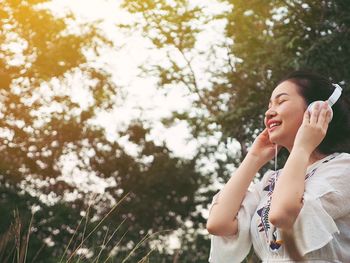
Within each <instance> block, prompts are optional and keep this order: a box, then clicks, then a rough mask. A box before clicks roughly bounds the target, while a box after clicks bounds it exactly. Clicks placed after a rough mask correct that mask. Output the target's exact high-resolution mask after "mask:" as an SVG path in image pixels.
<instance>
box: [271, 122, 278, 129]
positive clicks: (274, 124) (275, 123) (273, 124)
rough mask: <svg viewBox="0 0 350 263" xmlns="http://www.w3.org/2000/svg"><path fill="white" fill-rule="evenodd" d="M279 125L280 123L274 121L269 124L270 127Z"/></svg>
mask: <svg viewBox="0 0 350 263" xmlns="http://www.w3.org/2000/svg"><path fill="white" fill-rule="evenodd" d="M278 125H280V123H277V122H274V123H272V124H271V125H270V128H272V127H275V126H278Z"/></svg>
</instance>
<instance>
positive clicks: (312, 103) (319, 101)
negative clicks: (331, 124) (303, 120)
mask: <svg viewBox="0 0 350 263" xmlns="http://www.w3.org/2000/svg"><path fill="white" fill-rule="evenodd" d="M317 103H323V101H321V100H317V101H314V102H311V103H310V104H309V106H308V107H307V110H308V111H309V113H310V114H311V112H312V111H313V109H314V107H315V105H316V104H317ZM328 108H329V109H330V110H331V118H330V119H329V121H331V120H332V119H333V110H332V108H331V106H328Z"/></svg>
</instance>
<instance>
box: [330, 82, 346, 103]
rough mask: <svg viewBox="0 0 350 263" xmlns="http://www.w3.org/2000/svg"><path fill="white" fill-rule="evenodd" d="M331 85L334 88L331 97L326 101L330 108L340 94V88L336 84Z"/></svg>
mask: <svg viewBox="0 0 350 263" xmlns="http://www.w3.org/2000/svg"><path fill="white" fill-rule="evenodd" d="M332 85H333V86H334V87H335V89H334V91H333V93H332V95H331V96H330V97H329V99H328V100H327V102H328V104H329V106H330V107H332V106H333V105H334V103H336V102H337V100H338V99H339V97H340V95H341V92H342V88H341V87H340V86H339V85H338V84H332Z"/></svg>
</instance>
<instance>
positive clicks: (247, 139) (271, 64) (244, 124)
mask: <svg viewBox="0 0 350 263" xmlns="http://www.w3.org/2000/svg"><path fill="white" fill-rule="evenodd" d="M123 4H124V8H126V9H127V10H128V11H129V12H131V13H135V14H138V17H139V18H140V19H139V20H137V21H136V22H135V23H134V24H132V25H129V29H130V30H131V31H133V30H140V31H141V32H142V33H143V35H144V37H145V38H146V39H148V40H149V42H150V43H151V44H152V45H153V48H154V49H156V50H158V52H159V53H162V54H163V55H164V56H163V57H164V60H163V61H162V62H161V63H160V62H159V61H154V62H152V61H148V63H147V64H146V65H142V67H141V69H142V70H143V72H145V75H146V74H147V75H148V74H153V76H156V77H158V79H159V83H158V86H159V88H160V89H163V90H164V91H165V92H166V91H168V90H170V89H179V88H183V89H185V90H186V91H187V94H188V98H189V100H191V102H192V107H191V108H190V109H189V110H188V111H187V112H174V114H173V116H172V117H171V118H169V119H167V120H164V124H165V125H172V124H174V123H176V122H178V121H179V120H181V121H186V122H187V123H188V124H189V126H190V129H191V132H192V135H193V139H198V140H199V139H202V138H209V137H213V135H214V134H221V135H219V136H217V137H216V138H219V141H218V143H217V144H216V145H214V146H213V145H205V144H203V145H201V147H200V149H199V151H198V155H199V158H198V160H199V161H200V160H201V158H208V156H214V160H213V159H211V161H216V164H217V166H216V167H217V168H216V170H215V172H214V173H213V174H216V175H217V177H216V178H215V177H214V180H219V181H221V182H222V181H225V180H226V179H227V178H228V177H229V176H230V169H228V167H229V164H231V163H232V164H234V165H235V166H237V165H238V164H239V163H240V161H241V160H242V158H244V156H245V155H246V153H247V151H248V148H249V146H250V145H251V144H252V142H253V140H254V138H255V137H256V136H257V134H258V133H259V132H260V131H261V130H262V129H263V119H264V113H265V109H266V108H267V102H268V100H269V96H270V94H271V91H272V90H273V88H274V87H275V85H276V83H277V81H278V80H279V79H280V78H282V77H283V76H284V75H285V74H286V73H287V72H288V71H290V70H293V69H300V68H308V69H312V70H315V71H318V72H319V73H321V74H325V75H326V76H329V77H330V78H332V80H333V81H334V82H339V83H344V84H345V94H348V92H349V88H348V87H347V85H346V84H348V83H349V76H350V74H349V65H348V63H349V62H348V61H347V60H346V58H347V57H349V42H348V41H347V39H348V38H349V30H348V28H349V21H350V20H349V15H350V10H349V7H348V6H347V5H346V1H341V0H340V1H338V0H330V1H321V2H320V1H313V0H305V1H289V0H283V1H282V0H281V1H255V0H253V1H243V0H242V1H241V0H238V1H237V0H234V1H233V0H232V1H231V0H221V1H217V2H216V5H217V6H219V5H223V8H222V10H224V11H221V12H220V13H217V14H213V13H210V12H209V11H210V10H208V8H205V6H204V4H202V3H200V4H197V5H196V4H194V3H193V2H192V1H186V0H178V1H167V0H156V1H129V0H124V1H123ZM215 22H218V23H223V24H225V28H224V30H223V34H222V35H220V34H218V35H216V37H217V38H218V39H215V41H213V42H211V45H210V46H209V47H207V50H205V51H203V50H202V49H201V48H200V47H199V43H198V41H199V40H198V39H200V37H199V36H200V34H202V33H205V30H206V27H207V26H208V25H209V24H210V23H215ZM208 37H209V36H208ZM210 37H212V35H210ZM220 54H225V55H224V56H223V55H221V56H220ZM200 58H201V59H200ZM198 61H201V62H202V63H198ZM203 68H204V69H203ZM201 73H203V74H206V75H208V77H207V78H206V79H205V80H206V81H204V82H201V81H199V79H200V77H201V76H202V75H201ZM345 96H346V95H345ZM345 96H344V97H345ZM232 142H236V143H238V145H239V147H238V148H239V149H238V150H237V151H236V152H234V153H232V151H227V149H226V150H223V149H225V147H223V146H222V145H223V144H224V145H225V146H226V147H227V146H228V145H229V144H232ZM219 152H221V153H222V154H223V155H226V156H225V157H224V158H222V157H218V155H216V154H217V153H219ZM284 155H287V153H284ZM215 158H216V160H215ZM281 165H283V162H280V163H279V166H281ZM270 167H271V166H270ZM268 168H269V166H267V167H264V169H263V170H266V169H268ZM211 175H212V174H211ZM206 176H210V175H208V174H207V175H206ZM217 178H218V179H217ZM207 194H208V195H207V196H208V199H207V202H208V203H209V200H210V199H209V196H210V194H209V192H208V193H207ZM202 196H205V194H202ZM193 228H195V229H197V230H201V227H200V226H196V225H194V226H193ZM207 245H208V243H207ZM200 249H201V248H199V247H196V248H191V249H190V250H189V251H191V252H189V251H186V252H187V253H188V254H186V255H187V258H191V255H192V254H193V251H198V250H200ZM205 249H206V248H203V250H205ZM186 252H184V253H186ZM200 260H202V261H203V262H204V261H205V257H203V258H201V259H200ZM196 262H199V260H198V259H196Z"/></svg>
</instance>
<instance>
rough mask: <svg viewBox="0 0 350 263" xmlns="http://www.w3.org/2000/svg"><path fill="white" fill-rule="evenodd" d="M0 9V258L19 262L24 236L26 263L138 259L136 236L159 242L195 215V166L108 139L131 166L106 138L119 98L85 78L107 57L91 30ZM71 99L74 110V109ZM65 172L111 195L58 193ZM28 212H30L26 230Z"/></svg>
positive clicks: (18, 4)
mask: <svg viewBox="0 0 350 263" xmlns="http://www.w3.org/2000/svg"><path fill="white" fill-rule="evenodd" d="M0 3H1V11H0V21H1V22H0V30H1V34H0V35H1V37H0V48H1V56H0V68H1V77H0V82H1V83H0V85H1V103H2V107H1V116H2V117H1V120H0V124H1V126H0V127H1V131H2V132H1V135H0V145H1V146H0V147H1V150H2V151H1V153H2V158H1V163H0V174H1V177H0V179H1V181H0V189H1V195H2V197H3V198H4V199H3V202H2V203H0V209H1V211H3V212H2V214H3V213H5V211H6V213H8V216H6V217H3V218H2V220H3V221H2V226H3V228H2V229H1V233H0V234H2V235H4V236H9V233H10V234H13V231H15V230H16V229H18V226H20V225H21V226H23V228H22V230H23V231H21V232H18V231H17V232H16V235H12V236H11V238H8V239H6V242H5V243H3V246H2V248H3V249H4V250H2V252H1V253H2V254H1V255H0V256H1V258H2V259H3V260H6V259H11V260H12V259H13V260H15V259H17V261H18V262H20V261H21V260H22V259H23V253H24V252H23V251H25V248H26V246H24V247H23V246H20V243H18V242H17V241H18V240H21V239H23V240H24V241H25V240H27V233H29V234H31V235H33V237H32V238H30V239H29V245H28V246H27V248H28V254H27V258H28V260H33V259H35V262H48V260H52V261H53V262H57V260H59V259H60V258H61V257H63V259H64V260H67V261H70V260H71V259H72V258H73V256H74V255H76V256H77V257H88V256H89V253H90V256H91V253H92V256H91V257H93V258H94V259H96V258H97V257H101V258H105V259H107V258H108V257H109V256H110V257H111V260H112V259H113V258H114V259H115V258H121V259H125V258H126V257H128V256H130V258H132V259H135V258H138V259H140V258H141V257H143V256H144V255H145V254H147V253H148V251H149V249H151V244H150V243H149V242H143V243H142V246H140V249H141V248H142V250H141V252H138V251H140V249H139V250H138V251H136V252H135V253H134V250H133V248H135V249H136V247H138V244H137V243H138V241H139V240H141V239H142V237H143V236H144V235H146V234H153V235H154V234H155V233H158V234H157V235H156V236H155V237H157V238H158V237H163V238H165V237H166V236H167V235H168V234H169V232H172V231H174V230H175V229H177V228H178V227H179V225H181V224H182V223H183V222H184V221H186V220H188V219H189V218H190V217H191V212H192V211H194V210H195V205H196V204H197V203H198V202H197V200H195V199H194V192H196V191H197V190H198V188H199V186H201V185H203V184H205V179H204V178H201V177H200V176H199V173H198V172H197V171H196V169H195V164H196V162H195V159H194V160H185V159H181V158H178V157H175V156H173V155H172V153H171V151H170V150H169V149H168V148H167V147H166V146H165V145H157V144H155V143H154V142H152V141H150V140H148V139H147V135H148V133H149V131H148V130H147V129H145V128H144V127H143V126H144V125H143V124H142V123H140V122H137V121H135V123H132V124H131V125H130V127H128V128H127V129H126V130H124V131H118V134H116V138H118V137H124V138H126V140H127V141H128V143H129V145H131V144H132V145H134V146H136V147H137V148H138V152H139V153H138V154H137V156H133V155H131V154H129V153H128V151H127V149H125V146H123V145H121V144H120V143H118V142H117V141H113V140H112V141H111V140H108V139H107V138H106V136H105V132H104V129H103V128H102V127H101V126H99V125H98V124H96V118H97V117H98V114H99V113H101V112H108V111H110V110H111V109H112V107H113V106H114V103H115V97H116V96H117V95H118V90H119V89H120V87H117V86H116V84H115V83H114V82H113V81H112V78H111V77H112V76H111V73H110V72H108V71H106V70H105V69H103V68H100V67H98V66H95V65H96V63H94V62H95V61H96V59H97V58H98V56H99V54H100V52H102V51H105V50H108V49H109V48H113V47H114V46H113V43H112V42H111V41H110V40H109V39H108V38H107V37H106V36H105V35H104V34H103V32H102V31H101V30H100V29H99V27H98V24H94V23H85V24H78V23H77V22H76V20H75V18H74V16H73V15H72V14H68V15H66V16H64V17H61V18H59V17H57V16H54V15H53V14H52V13H51V12H50V11H49V10H48V9H47V8H46V7H45V4H47V1H46V0H39V1H38V0H23V1H12V0H4V1H1V2H0ZM77 32H78V33H77ZM74 88H77V89H81V90H82V92H83V93H82V94H83V96H85V97H86V99H85V100H84V101H82V100H81V99H80V100H79V99H77V98H74V96H73V97H72V95H71V93H72V89H74ZM67 160H73V162H74V167H73V169H72V170H71V171H72V173H73V172H74V176H79V175H80V176H81V175H85V176H87V177H88V176H94V178H99V179H101V180H106V181H105V182H106V183H109V184H110V185H108V187H106V189H105V191H101V193H94V192H93V191H92V190H89V189H84V188H82V187H79V186H78V185H76V184H74V182H73V183H72V182H69V181H67V180H66V179H64V176H65V172H64V171H65V169H71V168H69V165H68V164H67ZM67 167H68V168H67ZM123 198H124V199H123ZM51 199H53V200H54V201H53V202H51V203H50V202H49V201H50V200H51ZM121 200H123V202H121V203H118V206H117V207H114V204H115V203H116V202H118V201H121ZM33 209H35V210H38V211H37V212H36V213H34V215H33V220H32V224H33V225H32V228H30V227H29V226H30V224H29V222H28V220H29V219H30V217H31V215H32V210H33ZM16 210H18V211H19V212H18V213H16V217H15V219H13V217H12V216H11V211H16ZM14 220H15V221H14ZM124 221H125V222H124ZM16 222H17V223H16ZM123 222H124V223H123ZM27 227H28V228H29V230H28V231H29V232H28V231H25V229H26V228H27ZM96 227H98V228H96ZM118 227H119V228H118ZM111 229H113V231H114V230H118V231H119V232H116V233H115V235H114V234H112V232H113V231H111ZM91 231H94V235H93V236H90V237H89V238H87V236H88V234H87V233H91ZM124 234H125V236H124V237H123V238H122V236H123V235H124ZM34 235H35V236H34ZM105 236H108V238H109V237H110V238H111V240H110V242H109V243H108V244H106V243H104V242H105ZM71 240H72V242H71ZM119 241H120V242H119ZM16 242H17V243H16ZM101 247H103V248H104V249H102V248H101ZM22 248H23V249H24V250H22ZM84 249H85V250H84ZM16 250H17V251H16ZM18 251H19V252H18ZM84 251H85V252H84ZM17 252H18V253H17ZM131 252H133V253H131ZM79 253H80V254H79ZM81 253H83V254H81ZM84 253H85V254H84ZM110 253H112V254H110ZM130 253H131V254H130ZM19 254H20V255H21V256H19ZM129 254H130V255H129Z"/></svg>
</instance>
